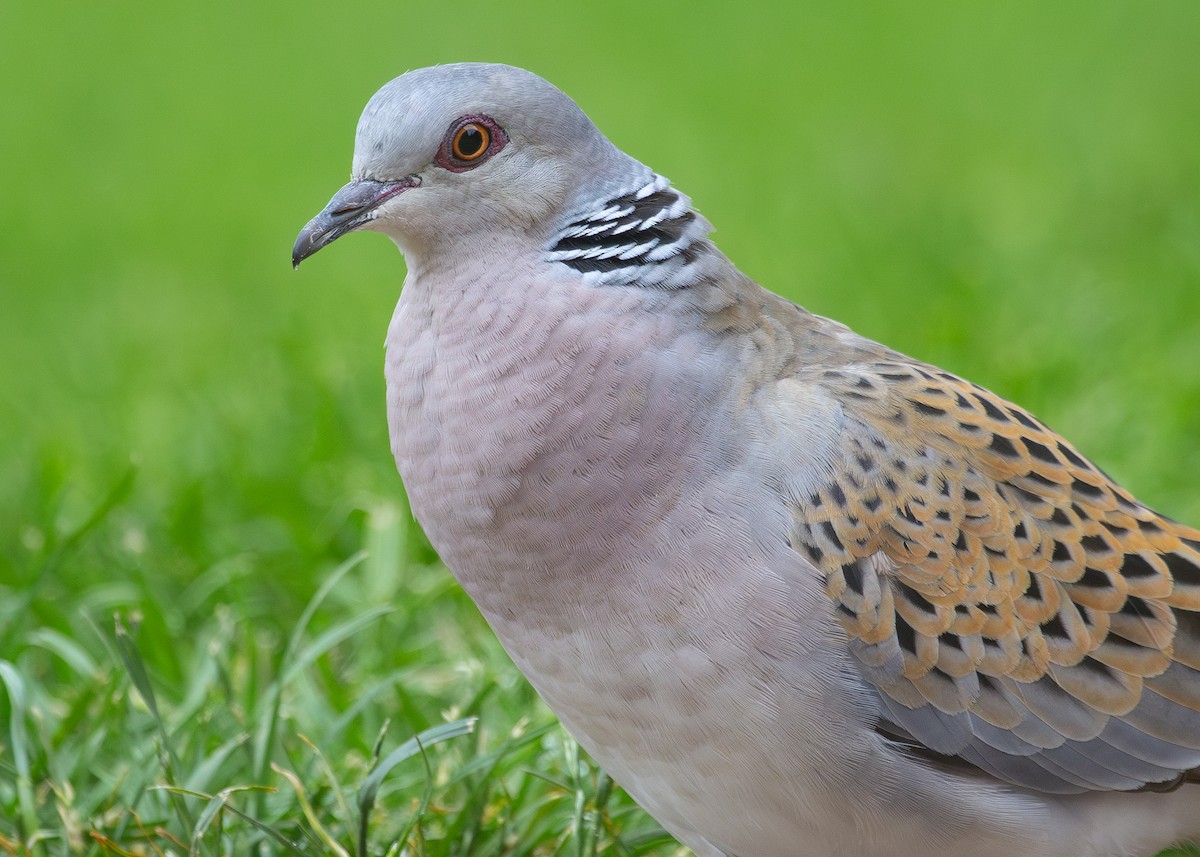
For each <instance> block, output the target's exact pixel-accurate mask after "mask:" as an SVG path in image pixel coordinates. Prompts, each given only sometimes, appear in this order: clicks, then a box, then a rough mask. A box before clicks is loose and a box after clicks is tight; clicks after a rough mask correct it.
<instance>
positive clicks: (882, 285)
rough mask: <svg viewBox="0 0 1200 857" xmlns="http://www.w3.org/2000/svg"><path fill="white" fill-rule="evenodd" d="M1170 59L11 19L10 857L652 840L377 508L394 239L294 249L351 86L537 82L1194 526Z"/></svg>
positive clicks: (329, 15) (1179, 27)
mask: <svg viewBox="0 0 1200 857" xmlns="http://www.w3.org/2000/svg"><path fill="white" fill-rule="evenodd" d="M1197 44H1200V5H1198V4H1195V3H1194V2H1185V0H1174V2H1172V0H1163V2H1159V3H1153V4H1151V3H1144V4H1134V3H1119V2H1106V0H1061V1H1060V2H1058V3H1044V2H1032V0H1019V2H1013V3H1007V4H962V3H954V2H950V0H944V2H928V0H921V2H915V3H909V4H892V3H885V2H882V0H880V2H865V0H850V2H845V3H837V4H833V3H827V4H820V5H818V4H816V3H800V4H784V3H779V4H777V5H774V6H769V5H764V6H762V7H760V9H759V10H758V11H748V10H746V9H744V8H739V7H736V6H735V4H724V3H723V4H716V3H714V4H711V6H710V7H706V6H705V5H702V4H698V3H682V2H661V3H654V4H648V3H644V2H634V0H610V2H605V3H603V4H590V5H588V6H583V5H579V6H574V5H572V6H567V5H565V4H559V3H550V2H547V0H539V1H538V2H531V3H525V4H522V5H521V6H520V7H519V8H509V7H508V6H505V5H502V4H481V3H458V4H453V5H440V4H421V5H419V6H418V5H416V4H402V3H396V2H393V3H387V4H363V3H348V4H343V5H340V6H338V5H335V4H329V3H322V4H318V3H315V2H311V0H301V1H300V2H294V3H290V4H287V5H284V4H271V3H267V4H244V3H234V2H231V0H212V2H209V3H205V4H191V5H186V6H185V5H179V4H144V3H135V2H132V0H113V2H111V3H105V4H75V5H73V6H67V5H66V4H50V3H42V4H35V3H9V4H7V5H5V6H4V8H3V10H0V72H2V75H3V77H2V79H3V80H4V81H5V82H6V86H5V90H4V96H3V104H2V109H0V163H2V164H3V170H2V171H0V191H2V193H3V196H2V198H3V200H4V203H5V204H4V205H3V206H0V367H2V368H0V382H2V383H0V854H3V853H11V854H21V855H24V854H33V855H66V854H82V853H95V854H102V853H107V854H146V855H152V854H168V853H170V854H184V853H191V854H197V855H217V854H239V855H240V854H248V853H256V854H269V853H278V854H289V853H299V854H306V855H316V854H329V853H333V854H352V855H365V854H367V853H370V854H399V853H401V851H404V852H405V853H408V854H416V855H419V854H430V855H498V854H513V855H524V854H537V855H551V854H561V855H579V857H582V855H588V854H592V853H598V852H603V853H606V854H621V855H624V854H654V855H666V854H671V853H673V852H674V851H675V850H676V849H678V846H675V845H674V844H673V843H672V842H671V840H670V839H669V838H668V837H666V836H665V835H664V834H663V833H662V832H661V830H660V829H659V828H658V826H657V825H656V824H655V823H654V822H653V821H652V820H651V819H649V818H648V817H646V816H645V815H644V814H642V813H641V812H640V811H639V810H638V809H637V808H636V807H635V806H634V805H633V804H632V802H631V801H630V800H629V799H628V798H627V797H625V796H624V794H623V793H622V792H621V791H620V790H619V788H615V787H614V786H613V785H612V784H611V783H610V782H609V781H608V780H607V779H606V778H605V777H604V776H603V774H602V773H601V772H600V771H599V770H597V769H596V767H595V766H594V765H593V764H591V763H590V761H589V760H588V759H587V758H586V757H585V756H584V755H583V754H581V753H580V751H579V750H578V748H577V747H576V745H575V744H574V742H573V741H572V740H571V739H570V738H569V737H568V736H567V735H566V734H565V733H564V732H563V731H562V730H561V729H560V728H559V727H558V726H557V725H556V724H555V723H554V720H553V718H552V716H551V715H550V714H549V712H548V711H547V710H546V709H545V708H544V707H543V706H541V705H540V703H539V702H538V700H537V698H536V696H535V695H534V693H533V692H532V690H531V689H530V688H529V686H528V685H527V684H526V683H525V682H524V680H523V679H522V678H521V676H520V675H519V674H518V673H517V672H516V670H515V668H514V667H513V666H512V665H511V664H510V662H509V661H508V660H507V658H506V656H505V655H504V653H503V652H502V651H501V650H500V648H499V646H498V644H497V643H496V642H495V641H494V639H493V638H492V637H491V635H490V632H489V631H488V629H487V627H486V625H485V624H484V622H483V621H482V619H481V618H480V616H479V615H478V613H477V612H476V611H475V609H474V608H473V606H472V605H471V604H470V602H469V601H468V600H467V599H466V597H465V596H464V595H463V594H462V592H461V591H459V589H458V588H457V586H456V585H455V584H454V582H453V580H452V578H451V577H450V575H449V573H448V572H447V571H446V570H445V569H444V568H443V567H442V566H440V565H439V563H438V561H437V558H436V557H435V556H434V554H433V553H432V551H431V550H430V548H429V546H428V544H427V543H426V542H425V541H424V537H423V536H422V535H421V533H420V530H419V528H418V527H417V526H416V525H415V524H414V523H413V521H412V519H411V516H410V514H409V512H408V510H407V507H406V505H405V500H404V494H403V489H402V486H401V484H400V480H399V477H398V476H397V475H396V472H395V468H394V465H393V463H392V461H391V458H390V454H389V451H388V441H387V434H386V426H385V424H384V415H383V380H382V358H383V353H382V342H383V336H384V331H385V329H386V325H387V321H388V318H389V315H390V312H391V308H392V306H393V305H394V303H395V300H396V297H397V294H398V291H399V288H400V284H401V282H402V279H403V271H404V269H403V260H402V258H401V257H400V256H399V255H398V254H397V253H396V251H395V249H394V247H392V246H391V244H390V243H389V242H388V241H387V240H386V239H384V238H382V237H380V236H378V235H366V236H354V237H351V238H347V239H344V240H343V241H342V242H339V243H338V245H337V247H336V248H334V249H331V250H329V251H326V252H323V253H321V254H320V255H319V256H317V257H316V258H314V259H313V260H311V261H310V262H308V263H306V264H305V266H304V268H303V269H302V270H301V271H299V272H298V273H296V272H293V271H292V270H291V267H290V265H289V261H288V257H289V253H290V250H291V245H292V241H293V239H294V237H295V235H296V233H297V231H298V230H299V228H300V227H301V226H302V225H303V224H304V222H305V221H306V220H307V219H308V218H309V217H310V216H312V215H313V214H314V213H316V211H317V210H319V209H320V208H321V207H322V206H323V205H324V204H325V202H326V201H327V199H328V198H329V196H330V195H331V194H332V192H333V191H334V190H336V189H337V188H338V187H339V186H340V185H341V184H342V183H343V182H344V181H345V179H346V176H347V175H348V171H349V162H350V153H351V146H352V139H353V130H354V124H355V122H356V120H357V116H358V112H359V111H360V109H361V107H362V105H363V103H365V101H366V99H367V98H368V97H369V96H370V94H371V93H372V92H373V91H374V90H375V89H376V88H377V87H378V86H379V85H380V84H382V83H383V82H385V81H386V80H388V79H389V78H391V77H394V76H396V75H398V74H400V73H401V72H403V71H404V70H406V69H408V68H413V67H418V66H423V65H429V64H432V63H438V62H449V61H454V60H462V59H486V60H498V61H506V62H512V63H515V64H518V65H523V66H526V67H528V68H531V69H533V70H535V71H538V72H539V73H541V74H543V75H544V76H546V77H548V78H550V79H551V80H553V81H554V82H556V83H557V84H559V85H560V86H561V87H563V88H564V89H566V90H567V91H568V92H570V93H571V94H572V95H573V96H574V97H575V98H576V99H577V100H578V101H579V102H580V104H581V105H582V106H583V107H584V109H585V110H587V111H588V112H589V113H590V115H591V116H592V117H593V119H595V120H596V121H597V123H598V124H599V125H600V126H601V127H602V128H603V129H604V130H605V131H606V133H608V134H609V136H610V137H611V138H612V139H613V140H614V141H616V142H617V143H618V145H620V146H622V147H623V148H625V149H626V150H627V151H629V152H631V153H632V154H634V155H635V156H637V157H639V158H640V159H642V160H644V161H646V162H647V163H649V164H651V165H653V166H654V167H655V168H656V169H658V170H659V171H661V172H662V173H664V174H665V175H667V176H669V177H670V178H671V179H672V180H673V181H674V182H675V184H676V186H678V187H680V188H681V189H683V190H685V191H686V192H688V193H689V194H690V195H691V196H692V198H693V200H694V201H695V202H696V204H697V206H698V208H699V209H700V210H701V211H702V212H703V213H704V214H705V215H706V216H707V217H708V218H709V219H710V220H711V221H713V222H714V223H715V224H716V226H717V228H718V232H717V235H716V240H717V242H718V243H719V244H720V246H721V247H722V249H724V250H725V252H726V253H728V254H729V255H730V256H731V257H732V258H733V259H735V260H736V261H738V263H739V264H740V265H741V266H742V267H743V269H744V270H746V271H747V272H748V273H749V274H751V275H752V276H754V277H755V278H756V279H758V280H759V281H760V282H762V283H764V284H765V285H767V286H768V287H770V288H772V289H774V290H776V291H779V292H782V293H784V294H786V295H787V296H789V297H791V298H793V299H795V300H797V301H799V302H801V303H803V304H804V305H806V306H808V307H809V308H810V309H812V310H814V311H816V312H819V313H821V314H823V315H829V316H832V317H835V318H838V319H839V320H841V321H844V322H846V323H848V324H850V325H851V326H853V327H854V328H856V329H857V330H859V331H860V332H862V333H865V334H867V335H869V336H872V337H874V338H876V339H880V340H883V341H885V342H887V343H888V344H890V345H892V346H894V347H897V348H900V349H901V350H904V351H906V352H908V353H911V354H914V355H916V356H918V357H921V358H923V359H925V360H929V361H931V362H935V363H938V364H941V365H944V366H946V367H947V368H949V369H951V370H954V371H956V372H958V373H960V374H964V375H966V376H967V377H970V378H972V379H973V380H976V381H979V382H980V383H983V384H985V385H987V386H989V387H991V388H992V389H995V390H996V391H998V392H1000V393H1001V394H1003V395H1006V396H1008V397H1009V398H1013V399H1015V400H1017V401H1019V402H1020V403H1022V404H1023V405H1025V406H1026V407H1028V408H1030V409H1031V410H1033V411H1034V412H1035V413H1037V414H1038V415H1040V416H1041V417H1042V418H1043V419H1045V420H1046V421H1047V422H1049V423H1050V424H1051V425H1053V426H1055V427H1056V428H1057V429H1058V430H1060V431H1061V432H1063V433H1064V434H1066V435H1067V436H1068V437H1070V438H1072V440H1073V441H1074V442H1075V443H1076V444H1077V446H1079V447H1080V448H1081V449H1082V450H1084V451H1085V452H1086V453H1087V454H1089V455H1090V456H1091V457H1092V458H1094V459H1095V460H1097V461H1098V462H1099V463H1100V464H1101V465H1102V466H1103V467H1104V468H1105V469H1106V470H1108V471H1109V472H1110V473H1111V474H1113V475H1114V476H1115V477H1116V478H1117V479H1118V480H1120V481H1122V482H1123V483H1124V484H1126V485H1127V486H1129V487H1130V488H1132V489H1133V490H1134V491H1135V492H1136V493H1137V494H1138V495H1139V496H1140V497H1142V498H1143V499H1145V500H1146V501H1147V502H1149V503H1150V504H1151V505H1153V506H1155V507H1156V508H1158V509H1160V510H1162V511H1163V512H1165V513H1166V514H1168V515H1170V516H1172V517H1175V518H1179V519H1181V520H1185V521H1190V522H1192V523H1198V522H1200V489H1198V488H1197V474H1198V473H1200V371H1198V368H1197V367H1200V145H1198V144H1197V141H1198V140H1200V63H1198V62H1197V61H1196V58H1195V55H1196V45H1197ZM372 771H373V772H374V773H372Z"/></svg>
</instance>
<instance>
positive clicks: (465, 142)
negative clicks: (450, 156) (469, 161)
mask: <svg viewBox="0 0 1200 857" xmlns="http://www.w3.org/2000/svg"><path fill="white" fill-rule="evenodd" d="M482 148H483V135H482V134H480V133H479V129H478V128H463V129H462V131H461V132H459V135H458V151H459V153H460V154H461V155H462V156H463V157H464V158H469V157H471V156H472V155H477V154H479V150H480V149H482Z"/></svg>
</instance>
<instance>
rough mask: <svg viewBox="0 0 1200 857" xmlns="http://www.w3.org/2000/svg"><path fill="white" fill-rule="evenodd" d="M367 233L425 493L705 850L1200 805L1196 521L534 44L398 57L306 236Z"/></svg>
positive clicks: (1046, 841) (313, 240)
mask: <svg viewBox="0 0 1200 857" xmlns="http://www.w3.org/2000/svg"><path fill="white" fill-rule="evenodd" d="M726 169H729V171H730V174H731V175H736V173H737V170H736V165H726ZM360 230H369V231H374V232H381V233H383V234H384V235H386V236H388V237H389V238H391V239H392V240H393V241H394V242H395V243H396V245H398V247H399V249H400V250H401V251H402V253H403V255H404V258H405V261H406V266H407V277H406V279H405V280H404V284H403V288H402V289H401V290H400V297H399V302H398V304H397V306H396V310H395V314H394V316H393V318H392V321H391V324H390V326H389V328H388V333H387V342H386V361H385V363H386V368H385V371H386V379H387V418H388V426H389V430H390V438H391V448H392V453H393V454H394V457H395V459H396V463H397V466H398V469H399V472H400V475H401V477H402V480H403V483H404V486H405V489H406V491H407V493H408V497H409V501H410V503H411V507H412V510H413V512H414V514H415V516H416V518H417V520H418V521H419V522H420V524H421V526H422V527H423V528H424V530H425V532H426V533H427V534H428V536H429V539H430V541H431V543H432V544H433V546H434V547H435V548H436V550H437V551H438V553H439V554H440V556H441V557H442V559H443V560H444V562H445V564H446V566H447V567H448V568H449V569H450V571H451V572H452V573H453V574H454V575H455V577H456V578H457V579H458V580H459V582H460V583H461V584H462V586H463V587H464V589H465V590H466V591H467V593H468V594H469V595H470V597H471V598H472V599H474V601H475V602H476V604H477V605H478V606H479V608H480V610H481V611H482V613H483V615H484V616H485V617H486V619H487V621H488V622H489V624H490V625H491V627H492V628H493V629H494V631H495V633H496V635H497V636H498V637H499V639H500V641H501V643H502V644H503V645H504V647H505V649H506V650H507V651H508V653H509V654H510V656H511V657H512V659H513V661H514V662H515V663H516V665H517V666H518V667H519V668H520V669H521V671H522V672H523V673H524V674H525V675H526V676H527V677H528V679H529V681H530V682H531V683H532V684H533V686H534V687H535V688H536V689H537V691H538V692H539V694H540V695H541V696H542V698H543V699H544V700H545V701H546V703H548V705H549V706H550V708H551V709H553V711H554V712H555V713H556V714H557V716H558V717H559V718H560V720H561V721H562V723H563V724H564V726H565V727H566V728H567V729H568V730H569V731H570V732H571V733H572V734H573V735H574V736H575V737H576V739H578V741H579V743H580V744H581V745H582V746H583V747H584V748H585V749H586V750H587V751H588V752H589V753H590V754H591V755H592V756H593V757H594V758H595V759H596V760H597V761H598V762H599V763H600V764H601V765H603V766H604V768H605V769H606V770H607V771H608V772H609V773H610V774H611V775H612V776H613V778H614V779H615V780H616V781H617V782H619V783H620V784H621V785H622V786H623V787H624V788H625V789H626V790H627V791H628V792H629V793H630V794H631V795H632V796H633V797H634V799H636V800H637V801H638V802H639V803H640V804H641V805H642V806H643V807H644V808H645V809H646V810H647V811H648V812H649V813H651V814H652V815H653V816H654V817H655V818H656V819H657V820H658V821H659V822H660V823H661V824H662V825H663V826H664V827H665V828H666V829H667V830H669V831H670V832H671V833H672V834H673V835H674V836H676V837H677V838H678V839H679V840H680V842H682V843H684V844H685V845H686V846H688V847H689V848H691V849H692V850H693V851H694V852H695V853H696V854H697V855H699V857H797V855H862V857H884V855H887V857H917V855H922V857H950V855H962V854H971V855H975V857H1002V855H1003V857H1010V855H1013V854H1021V855H1025V857H1116V855H1123V857H1137V855H1151V854H1154V853H1156V852H1157V851H1158V850H1160V849H1162V848H1164V847H1167V846H1168V845H1170V844H1171V843H1174V842H1178V841H1181V840H1185V839H1188V838H1189V837H1195V836H1196V835H1197V834H1200V788H1197V787H1196V786H1194V785H1192V783H1193V782H1195V781H1196V780H1197V779H1200V777H1198V776H1197V769H1198V767H1200V532H1197V531H1196V530H1194V529H1191V528H1189V527H1187V526H1184V525H1182V524H1179V523H1176V522H1174V521H1172V520H1169V519H1168V518H1165V517H1163V516H1162V515H1160V514H1158V513H1156V512H1154V511H1152V510H1151V509H1149V508H1147V507H1146V506H1145V505H1143V504H1142V503H1140V502H1139V501H1138V500H1137V499H1136V498H1135V497H1134V496H1133V495H1132V494H1130V493H1129V492H1128V491H1127V490H1125V489H1124V488H1122V487H1121V486H1119V485H1117V484H1116V483H1115V482H1114V481H1113V480H1112V479H1110V478H1109V477H1108V476H1106V475H1105V473H1104V472H1103V471H1101V470H1100V469H1099V468H1098V467H1097V466H1096V465H1095V464H1093V463H1092V462H1091V461H1089V460H1088V459H1087V458H1086V457H1085V456H1084V455H1083V454H1082V453H1081V452H1080V451H1079V450H1077V449H1076V448H1075V447H1074V446H1073V445H1072V444H1071V443H1070V442H1068V441H1067V440H1065V439H1064V438H1062V437H1060V436H1059V435H1058V434H1056V433H1055V432H1054V431H1053V430H1051V429H1050V428H1049V427H1048V426H1047V425H1046V424H1045V423H1043V422H1041V421H1040V420H1038V419H1037V418H1036V417H1034V416H1032V415H1031V414H1029V413H1028V412H1027V411H1025V410H1023V409H1021V408H1020V407H1018V406H1017V405H1014V404H1012V403H1010V402H1007V401H1005V400H1004V399H1003V398H1001V397H1000V396H998V395H996V394H994V393H992V392H989V391H988V390H986V389H984V388H982V387H980V386H978V385H976V384H973V383H971V382H969V381H967V380H965V379H963V378H960V377H958V376H956V375H954V374H952V373H950V372H947V371H944V370H942V369H940V368H937V367H936V366H932V365H929V364H927V363H923V362H921V361H919V360H915V359H913V358H910V357H907V356H905V355H903V354H901V353H898V352H896V351H893V350H891V349H889V348H887V347H885V346H883V345H880V344H878V343H876V342H873V341H871V340H869V339H867V338H864V337H862V336H859V335H857V334H855V333H854V332H853V331H852V330H850V329H849V328H847V327H845V326H843V325H842V324H839V323H837V322H835V321H831V320H829V319H826V318H822V317H820V316H817V315H814V314H812V313H810V312H808V311H806V310H805V309H803V308H802V307H800V306H798V305H796V304H794V303H791V302H789V301H787V300H785V299H783V298H781V297H779V296H777V295H775V294H774V293H772V292H770V291H767V290H766V289H764V288H762V287H761V286H759V285H758V284H757V283H755V282H753V281H752V280H751V279H750V278H748V277H747V276H746V275H744V274H742V273H741V272H740V271H739V270H738V269H737V268H736V267H735V266H734V264H733V263H732V262H731V261H730V260H729V259H728V258H726V257H725V256H724V255H723V254H722V253H721V252H720V251H719V250H718V249H717V247H716V246H715V245H714V244H713V243H712V241H711V240H710V238H709V234H710V232H711V227H710V225H709V223H708V222H707V221H706V220H705V219H704V218H703V217H702V216H701V215H700V214H699V213H697V211H696V210H695V209H694V208H693V207H692V204H691V202H690V201H689V199H688V197H687V196H685V195H684V194H683V193H682V192H681V191H679V190H677V189H676V188H674V187H673V186H672V185H671V183H670V182H669V181H668V180H667V179H666V178H664V177H663V176H662V175H660V174H658V173H656V172H655V171H654V170H652V169H650V168H649V167H647V166H644V165H643V164H642V163H640V162H639V161H637V160H635V159H634V158H632V157H630V156H629V155H627V154H625V153H624V152H622V151H621V150H620V149H618V148H617V147H616V146H615V145H614V144H613V143H611V142H610V141H609V140H608V139H607V138H606V137H605V136H604V135H603V134H602V133H601V132H600V131H599V130H598V129H597V128H596V126H595V125H594V124H593V123H592V121H591V120H590V119H589V118H588V117H587V116H586V115H585V114H584V113H583V111H582V110H581V109H580V108H579V107H578V106H577V105H576V104H575V103H574V102H573V101H572V100H571V99H570V98H569V97H568V96H567V95H565V94H564V93H563V92H561V91H560V90H558V89H557V88H555V87H554V86H553V85H551V84H550V83H548V82H546V81H545V80H543V79H542V78H540V77H538V76H537V75H535V74H533V73H531V72H528V71H524V70H522V69H518V68H514V67H509V66H503V65H492V64H481V63H463V64H453V65H443V66H437V67H433V68H425V69H418V70H415V71H410V72H408V73H407V74H404V75H403V76H401V77H399V78H397V79H395V80H393V81H391V82H390V83H388V84H386V85H385V86H384V87H383V88H382V89H380V90H379V92H378V93H376V94H375V96H374V97H372V98H371V99H370V101H369V103H368V104H367V106H366V108H365V110H364V112H363V114H362V118H361V120H360V121H359V123H358V129H357V135H356V139H355V147H354V161H353V169H352V180H351V181H350V183H349V184H347V185H346V186H345V187H343V188H342V189H341V190H339V191H337V193H336V194H335V195H334V196H333V198H332V200H331V201H330V202H329V204H328V205H327V206H326V207H325V209H324V210H323V211H321V212H320V213H319V214H318V215H317V216H316V217H315V218H314V219H313V220H311V221H310V222H309V223H308V225H306V226H305V227H304V228H303V230H302V231H301V233H300V236H299V238H298V239H297V242H296V245H295V248H294V251H293V257H292V260H293V263H294V264H295V265H299V264H300V262H302V261H303V260H304V259H306V258H308V257H309V256H311V255H312V254H314V253H316V252H317V251H318V250H320V249H321V248H323V247H325V246H326V245H328V244H329V243H331V242H332V241H334V240H336V239H338V238H339V237H341V236H343V235H345V234H347V233H350V232H354V231H360Z"/></svg>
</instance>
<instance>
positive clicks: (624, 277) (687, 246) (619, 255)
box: [548, 175, 709, 287]
mask: <svg viewBox="0 0 1200 857" xmlns="http://www.w3.org/2000/svg"><path fill="white" fill-rule="evenodd" d="M708 228H709V227H708V224H707V223H705V221H704V220H703V219H702V218H700V217H698V216H697V215H696V213H695V212H694V211H692V209H691V206H690V204H689V202H688V199H687V197H685V196H684V195H683V194H681V193H679V192H678V191H676V190H675V189H674V188H672V187H671V185H670V183H669V182H668V181H667V180H666V179H665V178H663V177H662V176H660V175H655V176H654V177H653V179H652V180H651V181H650V182H649V183H648V184H646V185H644V186H642V187H640V188H638V189H637V190H634V191H630V192H628V193H625V194H622V195H620V196H617V197H615V198H612V199H609V200H606V201H604V202H602V203H601V204H600V205H599V206H598V207H597V208H596V209H595V210H594V211H592V212H591V213H589V214H587V215H585V216H583V217H580V218H578V219H576V220H573V221H572V222H571V223H569V224H568V225H567V226H566V227H564V228H563V229H562V230H561V231H560V232H559V233H558V234H557V235H556V236H555V238H554V243H553V244H552V245H551V247H550V251H549V254H548V258H549V260H550V261H554V262H561V263H563V264H564V265H568V266H570V267H572V268H574V269H575V270H576V271H580V272H581V273H583V274H585V275H591V276H589V277H588V279H590V280H594V281H596V282H598V283H605V284H607V283H634V282H636V281H638V280H645V281H646V282H647V283H648V284H653V285H661V286H668V287H671V286H679V285H684V283H683V282H681V280H683V279H685V277H684V276H683V274H684V271H683V269H684V268H686V267H687V266H688V265H690V264H691V263H692V262H694V261H696V259H697V258H698V257H699V255H700V253H701V252H702V249H703V241H704V237H705V235H706V234H707V233H708Z"/></svg>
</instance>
